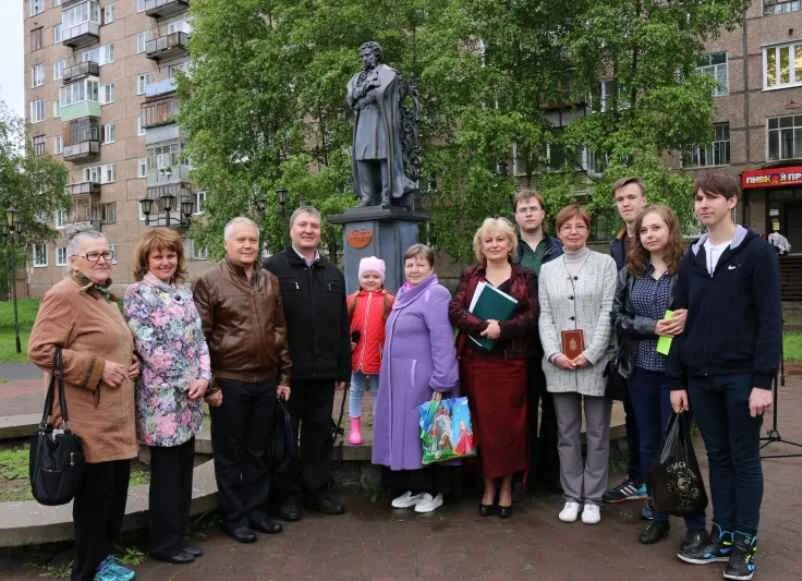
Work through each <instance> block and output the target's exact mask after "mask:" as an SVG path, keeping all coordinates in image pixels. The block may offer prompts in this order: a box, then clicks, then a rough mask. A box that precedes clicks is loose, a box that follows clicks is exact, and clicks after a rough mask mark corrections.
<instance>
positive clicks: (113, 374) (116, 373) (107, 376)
mask: <svg viewBox="0 0 802 581" xmlns="http://www.w3.org/2000/svg"><path fill="white" fill-rule="evenodd" d="M128 373H129V369H128V368H127V367H126V366H125V365H121V364H119V363H115V362H114V361H109V360H108V359H107V360H106V363H105V364H104V365H103V378H102V379H103V383H105V384H106V385H108V386H109V387H120V386H121V385H122V384H123V381H125V380H126V379H128Z"/></svg>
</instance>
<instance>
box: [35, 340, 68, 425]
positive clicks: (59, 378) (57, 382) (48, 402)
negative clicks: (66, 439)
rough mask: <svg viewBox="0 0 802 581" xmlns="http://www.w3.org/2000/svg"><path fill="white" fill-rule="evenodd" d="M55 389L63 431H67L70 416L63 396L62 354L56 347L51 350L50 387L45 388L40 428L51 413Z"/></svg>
mask: <svg viewBox="0 0 802 581" xmlns="http://www.w3.org/2000/svg"><path fill="white" fill-rule="evenodd" d="M56 389H58V403H59V407H60V408H61V418H62V420H63V423H64V430H65V431H66V430H69V424H70V415H69V412H68V411H67V398H66V397H65V395H64V354H63V352H62V349H61V347H60V346H58V345H56V346H55V347H54V349H53V371H52V372H51V373H50V385H48V387H47V396H45V409H44V411H43V413H42V421H41V422H39V427H40V428H44V427H46V426H47V418H48V417H49V416H50V415H52V413H53V400H54V398H55V391H56Z"/></svg>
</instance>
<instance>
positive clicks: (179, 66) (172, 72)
mask: <svg viewBox="0 0 802 581" xmlns="http://www.w3.org/2000/svg"><path fill="white" fill-rule="evenodd" d="M179 72H182V73H187V72H189V61H188V60H186V61H182V62H180V63H173V64H169V65H167V76H168V77H169V78H171V79H175V78H176V77H177V76H178V73H179Z"/></svg>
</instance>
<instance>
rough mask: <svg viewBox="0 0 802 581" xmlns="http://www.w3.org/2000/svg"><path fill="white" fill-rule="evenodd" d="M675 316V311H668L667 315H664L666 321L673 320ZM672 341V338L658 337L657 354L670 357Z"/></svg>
mask: <svg viewBox="0 0 802 581" xmlns="http://www.w3.org/2000/svg"><path fill="white" fill-rule="evenodd" d="M673 316H674V311H672V310H670V309H669V310H667V311H666V314H665V315H663V318H664V319H671V318H672V317H673ZM671 339H672V337H658V338H657V352H658V353H659V354H660V355H665V356H666V357H668V352H669V351H670V350H671Z"/></svg>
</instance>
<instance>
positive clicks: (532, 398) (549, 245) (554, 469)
mask: <svg viewBox="0 0 802 581" xmlns="http://www.w3.org/2000/svg"><path fill="white" fill-rule="evenodd" d="M513 211H514V213H515V223H516V224H517V225H518V238H519V243H518V263H519V264H520V265H521V266H523V267H524V268H526V269H527V270H530V271H531V272H532V273H533V274H534V277H535V279H537V276H538V275H539V274H540V267H541V266H542V265H544V264H545V263H547V262H549V261H550V260H554V259H555V258H557V257H558V256H560V255H561V254H562V253H563V246H562V243H561V242H560V241H559V240H558V239H557V238H554V237H553V236H549V235H548V234H547V233H546V205H545V203H544V200H543V196H542V195H541V194H540V193H539V192H536V191H534V190H527V189H524V190H520V191H519V192H518V193H517V194H515V200H514V203H513ZM532 288H533V289H535V290H536V289H537V281H535V282H534V284H533V285H532ZM533 339H534V340H533V341H531V342H530V344H531V345H532V349H530V355H529V362H528V365H527V370H528V371H527V407H528V422H529V431H528V432H529V441H530V442H531V444H532V445H531V447H530V450H531V452H530V455H529V474H530V478H529V483H530V487H531V488H539V489H541V490H545V491H548V492H561V491H562V487H561V486H560V457H559V455H558V453H557V415H556V413H555V411H554V399H553V397H552V395H551V394H550V393H549V392H548V391H547V390H546V377H545V376H544V375H543V368H542V367H541V359H542V358H543V349H542V348H541V346H540V341H538V340H537V338H535V337H533ZM538 408H540V409H538ZM538 416H539V417H540V418H541V419H540V426H539V427H540V429H539V430H538Z"/></svg>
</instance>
